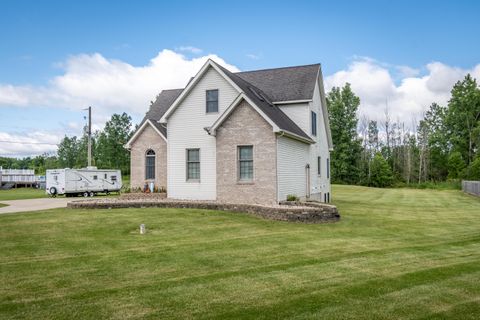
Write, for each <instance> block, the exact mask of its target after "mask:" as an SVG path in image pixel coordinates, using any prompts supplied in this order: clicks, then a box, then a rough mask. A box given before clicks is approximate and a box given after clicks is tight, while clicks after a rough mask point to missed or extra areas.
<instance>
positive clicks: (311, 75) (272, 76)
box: [235, 63, 320, 102]
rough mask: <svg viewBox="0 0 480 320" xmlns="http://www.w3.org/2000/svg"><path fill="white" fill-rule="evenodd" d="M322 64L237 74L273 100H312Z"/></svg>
mask: <svg viewBox="0 0 480 320" xmlns="http://www.w3.org/2000/svg"><path fill="white" fill-rule="evenodd" d="M319 70H320V64H319V63H317V64H311V65H305V66H296V67H284V68H275V69H265V70H253V71H245V72H237V73H235V75H237V76H238V77H240V78H241V79H243V80H245V81H246V82H248V83H250V84H252V85H254V86H255V87H257V88H259V89H261V90H262V91H263V92H264V93H265V94H266V95H267V96H268V97H269V98H270V99H271V100H272V101H273V102H281V101H296V100H311V99H312V98H313V91H314V89H315V83H316V81H317V77H318V73H319Z"/></svg>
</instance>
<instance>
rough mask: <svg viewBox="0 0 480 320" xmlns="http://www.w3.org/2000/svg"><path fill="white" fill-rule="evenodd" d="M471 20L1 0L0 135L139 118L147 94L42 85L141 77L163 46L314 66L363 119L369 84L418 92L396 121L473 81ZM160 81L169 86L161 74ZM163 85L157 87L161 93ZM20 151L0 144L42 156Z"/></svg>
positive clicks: (475, 57)
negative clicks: (345, 89)
mask: <svg viewBox="0 0 480 320" xmlns="http://www.w3.org/2000/svg"><path fill="white" fill-rule="evenodd" d="M479 16H480V2H477V1H421V2H420V1H209V2H208V3H202V2H193V1H192V2H190V1H178V2H174V1H164V2H163V1H102V2H100V1H47V0H46V1H20V0H16V1H9V0H3V1H2V2H0V119H2V120H1V122H0V123H2V124H1V127H0V140H2V139H3V140H5V139H20V138H22V136H23V137H25V135H26V133H27V132H28V133H30V134H31V133H32V132H33V131H38V135H37V136H29V137H28V138H29V139H31V140H28V141H32V142H33V141H37V140H38V141H40V142H41V141H47V142H49V143H50V142H52V141H53V142H54V141H55V138H54V136H59V137H60V138H61V136H62V134H65V133H67V134H79V133H80V128H81V124H82V121H83V118H82V117H83V113H82V111H81V105H82V104H85V106H87V105H88V104H93V103H95V105H94V108H97V112H98V114H99V118H100V119H101V120H103V119H105V118H106V117H108V115H109V114H111V113H112V112H114V111H118V112H121V111H127V112H129V113H131V114H132V116H133V117H134V120H135V121H138V120H139V119H141V117H142V114H143V113H144V112H145V111H146V109H147V107H148V101H150V100H151V99H152V98H153V97H152V96H151V95H152V94H151V92H150V91H148V92H147V93H146V94H145V95H150V96H145V97H144V101H145V103H144V104H142V103H141V102H139V104H138V106H137V105H136V106H135V107H131V108H129V107H128V106H123V105H122V104H121V103H119V104H118V109H116V108H114V107H112V106H111V105H110V106H108V104H105V106H104V105H103V104H102V103H103V102H102V99H101V98H100V97H98V96H95V94H97V95H102V94H105V95H106V94H109V95H112V94H113V95H118V96H119V97H120V98H121V95H122V93H123V92H124V91H125V90H119V89H118V88H114V87H113V88H104V91H101V90H99V92H96V93H95V92H90V93H89V94H88V95H80V96H79V95H78V94H77V96H75V94H76V93H75V92H78V91H75V90H73V89H72V88H70V87H69V88H68V89H65V86H68V85H70V84H71V81H66V80H65V79H63V78H62V79H61V81H59V83H56V84H55V85H52V81H53V82H55V80H54V79H56V77H64V76H65V75H69V76H70V77H68V79H71V78H75V75H76V72H80V73H81V74H82V75H84V74H85V72H87V71H88V72H89V74H90V75H91V74H94V73H95V72H96V70H97V69H99V68H100V69H101V68H103V67H102V66H103V65H107V67H108V68H110V69H109V70H117V69H114V68H116V67H118V66H117V64H118V63H120V64H122V66H120V69H121V70H123V71H122V72H124V73H123V75H125V74H130V73H129V71H128V70H129V69H130V68H137V69H135V70H137V71H138V72H141V69H142V68H144V67H148V66H149V65H151V64H152V59H154V58H155V57H157V56H158V55H159V53H160V52H162V51H163V50H170V51H172V52H174V53H177V54H178V55H182V56H183V58H184V59H185V62H184V63H185V64H187V62H188V61H190V60H192V59H196V58H201V57H205V56H207V55H209V54H212V55H215V56H216V57H218V58H220V59H223V61H225V63H228V64H229V65H231V66H234V67H236V68H237V69H239V70H249V69H259V68H270V67H281V66H288V65H300V64H309V63H317V62H321V63H322V66H323V74H324V76H325V77H326V78H329V80H328V81H327V82H328V83H329V84H330V85H341V84H342V82H345V81H349V82H352V83H353V84H356V82H357V84H356V87H357V89H358V90H357V91H358V92H357V94H359V95H360V97H361V98H362V101H365V110H366V113H367V114H369V113H371V114H374V113H375V108H377V109H378V108H379V106H378V105H377V106H375V103H377V104H378V101H377V102H376V100H379V101H380V100H382V99H383V98H382V97H383V96H375V94H374V93H373V91H376V88H380V89H379V90H378V91H380V92H382V94H383V95H384V96H385V99H387V98H388V99H392V101H393V100H395V99H400V93H403V92H404V91H405V90H409V91H408V92H410V93H411V96H412V97H413V98H415V97H416V96H418V95H421V97H420V98H419V99H418V103H417V104H418V105H415V103H412V105H411V106H410V107H409V106H407V107H405V110H404V111H402V112H400V113H399V116H401V117H407V116H408V115H410V114H411V113H412V112H417V113H418V112H419V110H418V109H419V108H420V107H419V105H423V104H425V103H426V101H430V100H432V99H433V100H438V101H440V102H444V101H445V100H446V99H448V92H444V91H445V90H446V89H445V88H447V87H448V86H450V85H451V83H452V81H454V80H457V78H458V77H461V76H463V75H464V74H465V73H466V72H473V73H474V74H475V72H476V69H475V68H476V67H477V65H478V64H479V63H480V61H479V60H480V56H479V54H478V53H479V52H480V41H478V38H479V36H478V35H479V33H480V19H479V18H478V17H479ZM195 48H196V49H195ZM94 54H98V55H97V56H95V57H94V58H92V57H93V55H94ZM79 57H80V58H79ZM82 57H83V58H82ZM92 59H93V60H92ZM102 59H105V60H106V62H104V61H103V60H102ZM116 62H118V63H116ZM432 63H433V64H432ZM190 65H191V66H192V68H193V65H195V67H196V64H190ZM112 68H113V69H112ZM159 68H160V67H159ZM78 70H81V71H78ZM86 70H87V71H86ZM479 70H480V69H479ZM156 72H160V71H158V70H157V71H156ZM191 72H192V73H193V74H194V70H192V71H191ZM362 72H363V73H362ZM479 72H480V71H479ZM112 73H113V74H116V73H117V72H116V71H111V72H110V71H109V74H112ZM155 74H156V75H157V74H159V73H155ZM163 75H164V76H165V77H167V79H168V76H169V75H168V73H167V72H165V73H161V76H163ZM374 75H375V77H374V79H371V81H370V80H369V82H370V83H372V85H371V86H370V87H365V85H363V86H362V83H361V82H362V81H361V80H362V79H364V78H365V79H369V77H373V76H374ZM185 77H186V75H185ZM426 77H428V79H426V80H425V81H424V84H423V85H424V86H425V88H426V89H425V90H424V91H425V92H423V93H414V91H422V90H423V89H418V88H420V87H419V86H421V85H422V84H421V83H420V82H421V81H420V80H421V79H425V78H426ZM68 79H67V80H68ZM87 79H88V77H87ZM135 79H137V81H138V77H136V78H135ZM64 80H65V81H64ZM165 81H166V80H165ZM165 81H163V82H162V81H160V82H161V83H162V84H160V83H159V86H158V91H160V90H161V89H163V86H167V87H168V81H167V82H165ZM355 81H356V82H355ZM376 81H378V83H377V82H376ZM382 81H383V82H382ZM428 81H430V82H428ZM104 82H110V83H111V82H115V80H112V78H111V77H110V78H109V81H104ZM173 82H175V84H177V83H179V80H176V81H172V85H173ZM427 82H428V83H427ZM328 83H327V84H328ZM327 86H328V85H327ZM353 88H354V89H355V85H354V86H353ZM382 88H383V89H382ZM2 90H3V91H2ZM78 90H93V89H91V88H90V89H88V88H87V89H78ZM102 90H103V89H102ZM369 90H370V91H372V92H370V91H369ZM382 90H384V91H382ZM442 90H443V91H442ZM93 91H95V90H93ZM427 91H428V92H427ZM447 91H448V90H447ZM72 92H74V93H72ZM39 95H40V96H39ZM72 95H73V97H72ZM131 95H133V96H135V93H131ZM59 96H61V97H62V98H61V99H60V98H58V97H59ZM25 97H28V99H27V98H25ZM413 98H412V99H413ZM82 99H83V100H82ZM129 99H130V98H125V100H128V101H143V100H141V97H137V96H135V99H137V100H135V99H134V98H131V99H130V100H129ZM385 99H383V100H382V101H384V100H385ZM412 99H409V100H408V101H410V100H412ZM431 102H433V101H431ZM135 103H136V102H135ZM135 103H134V104H135ZM402 103H403V104H405V101H403V102H402V101H401V100H399V101H398V104H399V105H400V104H402ZM73 105H75V106H73ZM414 105H415V106H414ZM369 110H370V111H369ZM377 111H378V110H377ZM5 120H6V121H5ZM98 121H99V123H98V125H99V126H100V125H101V121H100V120H98ZM6 123H8V124H6ZM2 133H3V136H2ZM2 137H3V138H2ZM42 139H44V140H42ZM58 139H59V138H58ZM38 141H37V142H38ZM17 147H19V146H17ZM20 149H22V148H16V147H15V146H14V145H13V146H12V144H9V146H8V147H7V146H6V144H5V143H4V144H2V143H1V142H0V155H2V153H3V155H7V154H8V155H25V154H28V153H38V152H41V151H44V150H47V151H50V150H53V149H52V147H47V146H46V145H45V148H43V149H42V147H41V146H38V147H35V148H34V149H33V150H32V148H29V149H28V150H25V148H23V149H22V150H20Z"/></svg>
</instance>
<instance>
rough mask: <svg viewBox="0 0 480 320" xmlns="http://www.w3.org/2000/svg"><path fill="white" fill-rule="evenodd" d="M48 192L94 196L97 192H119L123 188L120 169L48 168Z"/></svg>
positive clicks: (54, 194) (52, 193)
mask: <svg viewBox="0 0 480 320" xmlns="http://www.w3.org/2000/svg"><path fill="white" fill-rule="evenodd" d="M46 177H47V183H46V193H47V194H49V195H51V196H53V197H54V196H56V195H62V194H65V195H66V196H67V197H68V196H78V195H83V196H84V197H89V196H90V197H93V196H94V195H95V194H96V193H99V192H102V193H107V194H108V193H110V192H118V191H120V189H121V188H122V174H121V172H120V170H102V169H97V168H96V167H87V168H84V169H68V168H67V169H54V170H47V175H46Z"/></svg>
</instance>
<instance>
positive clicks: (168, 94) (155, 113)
mask: <svg viewBox="0 0 480 320" xmlns="http://www.w3.org/2000/svg"><path fill="white" fill-rule="evenodd" d="M182 91H183V89H171V90H163V91H162V92H160V94H159V95H158V96H157V99H156V100H155V102H153V103H152V105H151V106H150V109H149V110H148V111H147V113H146V114H145V117H144V118H143V120H142V122H141V123H140V125H139V128H140V127H141V126H142V124H143V123H144V122H145V121H147V119H149V120H151V122H152V123H153V125H154V126H155V127H157V129H158V130H159V131H160V132H161V133H162V134H163V135H164V136H165V137H167V129H166V128H165V127H163V126H162V125H161V124H160V123H158V120H160V118H161V117H162V116H163V115H164V113H165V112H167V110H168V108H170V106H171V105H172V103H173V101H175V100H176V99H177V98H178V96H179V95H180V94H181V93H182Z"/></svg>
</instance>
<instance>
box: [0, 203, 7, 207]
mask: <svg viewBox="0 0 480 320" xmlns="http://www.w3.org/2000/svg"><path fill="white" fill-rule="evenodd" d="M6 206H8V204H4V203H0V208H1V207H6Z"/></svg>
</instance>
